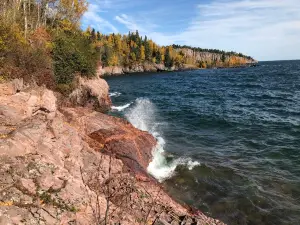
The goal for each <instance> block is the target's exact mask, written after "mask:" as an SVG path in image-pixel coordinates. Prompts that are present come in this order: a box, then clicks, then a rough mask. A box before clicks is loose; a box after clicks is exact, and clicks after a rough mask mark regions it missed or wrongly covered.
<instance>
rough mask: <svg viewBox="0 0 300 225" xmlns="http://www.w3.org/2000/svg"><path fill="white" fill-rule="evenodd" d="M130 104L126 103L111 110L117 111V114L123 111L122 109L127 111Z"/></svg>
mask: <svg viewBox="0 0 300 225" xmlns="http://www.w3.org/2000/svg"><path fill="white" fill-rule="evenodd" d="M131 104H132V103H128V104H125V105H121V106H112V107H111V108H112V110H117V111H119V112H121V111H123V110H124V109H127V108H128V107H129V106H130V105H131Z"/></svg>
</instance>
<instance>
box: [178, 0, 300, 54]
mask: <svg viewBox="0 0 300 225" xmlns="http://www.w3.org/2000/svg"><path fill="white" fill-rule="evenodd" d="M198 8H199V16H198V17H197V18H196V19H195V20H194V21H193V22H191V23H190V25H189V27H188V28H187V29H186V30H185V31H184V32H182V33H181V34H180V35H179V36H178V41H181V42H184V43H186V44H190V45H194V46H203V47H209V48H222V49H226V50H236V51H240V52H244V53H247V54H250V55H253V56H254V57H257V58H258V59H266V60H268V59H283V58H286V59H293V58H300V53H299V52H298V51H296V50H295V48H296V49H297V48H298V49H300V41H299V38H298V37H299V36H300V29H299V24H300V14H299V12H300V1H298V0H284V1H283V0H244V1H239V2H236V1H221V2H220V1H213V2H212V3H211V4H208V5H199V6H198ZM282 50H284V51H282Z"/></svg>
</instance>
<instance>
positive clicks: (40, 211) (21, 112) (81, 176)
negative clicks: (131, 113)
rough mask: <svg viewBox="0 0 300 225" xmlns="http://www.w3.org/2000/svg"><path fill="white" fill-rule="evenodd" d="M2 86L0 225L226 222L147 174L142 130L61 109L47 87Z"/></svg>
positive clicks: (151, 142)
mask: <svg viewBox="0 0 300 225" xmlns="http://www.w3.org/2000/svg"><path fill="white" fill-rule="evenodd" d="M103 82H105V81H103ZM7 85H8V86H7V87H5V86H4V85H3V84H2V86H1V87H0V88H1V89H0V90H5V91H3V92H1V93H0V132H1V134H0V225H6V224H30V225H31V224H87V225H88V224H89V225H90V224H156V225H158V224H223V223H222V222H220V221H218V220H215V219H212V218H209V217H207V216H205V215H204V214H203V213H201V212H199V211H194V213H191V210H189V209H188V208H186V207H183V206H182V205H180V204H178V203H177V202H175V201H174V200H173V199H172V198H171V197H169V196H168V195H167V194H166V193H165V191H164V190H163V189H162V187H161V186H160V185H159V184H158V183H157V182H156V181H155V180H154V179H153V178H151V177H150V176H149V175H148V174H147V173H146V168H147V165H148V164H149V162H150V161H151V151H152V150H153V148H154V147H155V145H156V140H155V139H154V138H153V137H152V136H151V135H150V134H148V133H147V132H143V131H140V130H138V129H136V128H134V127H133V126H132V125H131V124H129V123H128V122H126V121H124V120H122V119H119V118H115V117H111V116H108V115H105V114H102V113H99V112H95V111H92V110H91V109H87V108H81V107H75V108H74V107H73V108H71V107H69V108H58V107H57V100H56V97H55V95H54V93H53V92H52V91H50V90H47V89H45V88H42V87H34V88H26V89H23V88H22V83H21V82H16V81H15V86H17V88H16V87H15V86H14V85H13V84H7ZM107 91H108V90H107Z"/></svg>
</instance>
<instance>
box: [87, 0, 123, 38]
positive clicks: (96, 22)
mask: <svg viewBox="0 0 300 225" xmlns="http://www.w3.org/2000/svg"><path fill="white" fill-rule="evenodd" d="M102 12H103V10H102V9H101V8H100V7H99V6H98V5H96V4H89V9H88V11H87V12H86V13H85V14H84V15H83V18H82V23H83V25H85V26H92V27H94V28H96V29H97V30H100V31H107V32H114V33H117V32H118V29H117V28H116V27H115V26H114V25H113V24H111V23H110V22H109V21H108V20H105V19H103V18H102V17H101V16H99V15H101V13H102Z"/></svg>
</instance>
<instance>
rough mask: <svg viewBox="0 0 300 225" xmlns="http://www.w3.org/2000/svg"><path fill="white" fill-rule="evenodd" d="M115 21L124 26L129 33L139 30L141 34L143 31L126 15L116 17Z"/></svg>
mask: <svg viewBox="0 0 300 225" xmlns="http://www.w3.org/2000/svg"><path fill="white" fill-rule="evenodd" d="M115 20H117V21H118V22H119V23H121V24H123V25H125V26H126V27H127V29H128V30H130V31H136V30H139V31H140V32H142V31H143V30H144V29H143V28H142V27H140V26H138V25H137V23H136V22H135V21H134V20H133V19H132V18H130V17H129V16H128V15H126V14H122V15H120V16H116V17H115Z"/></svg>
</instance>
